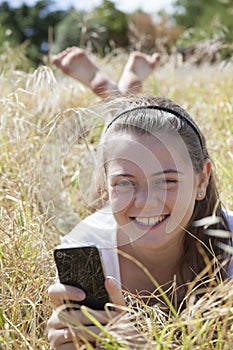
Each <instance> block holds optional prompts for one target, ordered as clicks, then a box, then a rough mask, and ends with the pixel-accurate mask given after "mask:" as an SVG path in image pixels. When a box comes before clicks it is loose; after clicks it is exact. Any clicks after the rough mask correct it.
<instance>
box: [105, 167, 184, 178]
mask: <svg viewBox="0 0 233 350" xmlns="http://www.w3.org/2000/svg"><path fill="white" fill-rule="evenodd" d="M164 174H181V175H183V174H184V173H182V172H181V171H178V170H176V169H165V170H163V171H159V172H158V173H154V174H152V176H159V175H164ZM110 176H122V177H131V178H134V177H135V176H134V175H132V174H125V173H124V174H121V173H119V174H112V175H110Z"/></svg>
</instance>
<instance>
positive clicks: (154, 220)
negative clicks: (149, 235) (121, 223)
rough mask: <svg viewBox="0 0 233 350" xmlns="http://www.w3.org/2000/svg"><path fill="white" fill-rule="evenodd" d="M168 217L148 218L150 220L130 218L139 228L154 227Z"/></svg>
mask: <svg viewBox="0 0 233 350" xmlns="http://www.w3.org/2000/svg"><path fill="white" fill-rule="evenodd" d="M167 217H168V215H160V216H156V217H150V218H140V217H135V218H132V219H133V220H134V221H136V223H137V224H139V225H141V226H147V227H148V226H155V225H158V224H160V223H161V222H162V221H164V220H165V219H166V218H167Z"/></svg>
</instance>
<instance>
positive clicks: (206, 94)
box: [0, 54, 233, 350]
mask: <svg viewBox="0 0 233 350" xmlns="http://www.w3.org/2000/svg"><path fill="white" fill-rule="evenodd" d="M15 55H16V56H17V54H15ZM13 56H14V55H12V58H13ZM3 59H4V62H3V63H4V64H3V65H2V66H3V67H4V69H3V71H2V73H1V76H0V84H1V91H0V135H1V139H0V142H1V153H0V176H1V177H0V203H1V209H0V210H1V211H0V215H1V222H0V229H1V236H0V237H1V238H0V240H1V242H0V256H1V270H0V273H1V287H0V292H1V309H0V349H2V350H3V349H4V350H5V349H6V350H9V349H15V350H18V349H23V350H24V349H49V345H48V342H47V333H46V320H47V319H48V317H49V315H50V313H51V307H50V305H49V301H48V296H47V289H48V286H49V285H50V284H51V283H52V282H53V281H54V279H55V267H54V262H53V256H52V249H53V248H54V246H55V245H56V244H57V243H59V240H60V236H61V235H62V234H64V233H66V232H67V231H68V230H69V229H70V228H71V227H72V226H74V225H75V223H76V222H77V221H78V220H79V219H80V218H82V217H83V216H85V215H86V214H87V213H88V209H87V207H86V205H85V201H84V200H83V196H82V193H80V190H79V188H78V174H79V165H78V164H79V160H80V159H81V156H83V155H84V153H85V149H86V144H85V142H84V141H83V139H79V140H77V137H75V135H74V133H73V129H72V127H73V126H75V127H76V126H77V125H78V126H80V125H81V124H82V125H81V126H82V127H85V128H86V127H87V129H88V128H90V122H89V120H88V117H89V113H90V112H89V109H81V111H80V110H79V109H78V108H81V107H82V108H87V107H90V106H93V105H97V107H96V109H97V111H98V110H99V106H98V105H99V100H98V99H97V98H96V96H95V95H93V94H92V93H91V92H90V91H89V90H87V89H85V88H84V87H82V86H80V85H79V84H78V83H77V82H75V81H73V80H72V79H71V78H67V77H64V76H63V75H62V74H61V73H60V72H58V71H52V70H51V69H50V68H49V67H46V66H44V67H40V68H38V69H37V70H36V71H35V72H31V73H30V74H29V73H25V72H23V71H18V70H16V66H15V65H14V59H12V60H9V61H7V60H6V57H2V56H1V57H0V60H3ZM16 59H17V57H16V58H15V60H16ZM124 60H125V57H124V56H123V57H119V56H118V57H114V58H111V59H108V60H107V59H106V61H101V62H99V63H100V65H102V66H103V67H104V69H105V70H106V71H107V72H109V73H110V74H111V76H112V74H113V73H112V71H113V72H114V74H115V76H116V79H117V78H118V76H119V75H120V72H121V70H122V67H123V63H124ZM232 76H233V64H228V65H225V66H224V65H214V66H209V65H204V66H201V67H199V68H197V67H192V66H189V65H188V64H186V65H182V66H180V67H175V66H174V64H173V63H172V62H167V63H166V64H164V65H161V67H159V68H158V69H157V70H156V72H155V73H154V74H153V75H151V76H150V77H149V79H148V80H147V82H146V83H145V85H144V90H143V92H146V93H150V94H155V95H160V96H167V97H169V98H171V99H173V100H174V101H176V102H178V103H180V104H181V105H182V106H184V107H185V108H187V109H188V111H189V112H190V113H191V114H192V115H193V116H194V117H195V119H196V121H197V122H198V124H199V125H200V127H201V129H202V130H203V131H204V133H205V135H206V137H207V141H208V146H209V150H210V153H211V154H212V158H213V159H214V161H215V164H216V169H215V172H216V175H217V178H218V183H219V189H220V196H221V199H222V201H223V203H224V205H225V206H226V207H228V208H231V209H233V175H232V169H233V95H232V90H233V81H232ZM92 117H93V120H96V115H93V113H92ZM77 120H78V121H79V123H78V124H77ZM64 125H66V128H65V131H64ZM67 125H68V127H67ZM98 135H99V132H96V131H95V132H91V133H90V134H89V135H88V137H87V142H88V144H89V147H93V145H95V144H96V143H97V142H98ZM232 301H233V283H232V282H228V283H227V284H226V285H224V286H220V288H219V289H217V290H216V291H215V293H213V294H211V295H209V296H207V297H206V299H205V300H202V302H199V303H198V304H194V305H192V307H191V306H190V308H189V309H188V310H187V311H186V314H183V315H181V316H180V317H175V316H172V317H171V318H170V319H166V317H165V316H164V315H162V314H160V313H159V311H158V312H157V313H156V312H154V313H151V316H150V317H149V318H148V312H149V311H148V310H147V311H148V312H145V311H142V310H141V311H140V310H139V311H138V312H137V313H136V315H135V317H136V319H137V317H138V322H142V321H141V320H142V319H143V320H144V321H143V322H142V326H141V328H142V333H143V334H145V335H146V338H147V339H148V343H147V344H144V345H142V349H147V348H148V349H182V350H184V349H187V350H189V349H195V350H196V349H228V350H230V349H232V342H231V341H232V340H233V328H232V324H233V322H232V321H233V310H232ZM144 314H147V316H145V315H144ZM143 317H144V318H143ZM139 319H140V320H139ZM124 322H125V320H124V319H123V320H122V323H121V325H120V326H119V327H118V332H117V330H116V327H117V326H109V327H110V328H109V329H111V330H112V331H113V334H115V333H116V334H118V336H119V337H120V334H121V333H122V334H123V339H124V343H125V344H126V345H125V347H126V348H127V346H128V348H132V349H137V348H139V347H136V346H135V345H134V346H133V345H132V347H131V345H130V340H131V339H132V338H135V336H134V335H133V334H131V333H130V329H129V327H127V326H124ZM126 324H128V323H127V320H126ZM114 327H115V328H114ZM114 332H115V333H114ZM127 332H128V334H126V333H127ZM213 334H215V337H213ZM213 338H214V339H215V340H211V339H213ZM152 339H153V341H152ZM155 340H156V341H155ZM139 343H140V339H139ZM138 346H139V345H138ZM122 347H123V345H121V346H120V345H119V346H118V345H113V346H112V347H109V348H111V349H120V348H122Z"/></svg>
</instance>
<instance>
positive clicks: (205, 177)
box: [196, 159, 212, 201]
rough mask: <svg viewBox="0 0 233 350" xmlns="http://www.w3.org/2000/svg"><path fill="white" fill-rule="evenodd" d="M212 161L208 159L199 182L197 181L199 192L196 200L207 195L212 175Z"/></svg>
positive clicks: (200, 174) (199, 175)
mask: <svg viewBox="0 0 233 350" xmlns="http://www.w3.org/2000/svg"><path fill="white" fill-rule="evenodd" d="M211 168H212V163H211V161H210V160H209V159H206V160H205V162H204V166H203V169H202V172H200V173H199V174H198V183H197V193H196V200H198V201H201V200H203V199H204V198H205V196H206V189H207V186H208V184H209V179H210V175H211Z"/></svg>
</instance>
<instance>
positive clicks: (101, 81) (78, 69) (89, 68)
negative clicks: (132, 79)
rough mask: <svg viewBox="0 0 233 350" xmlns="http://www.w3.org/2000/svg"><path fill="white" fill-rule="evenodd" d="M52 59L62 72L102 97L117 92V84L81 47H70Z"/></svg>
mask: <svg viewBox="0 0 233 350" xmlns="http://www.w3.org/2000/svg"><path fill="white" fill-rule="evenodd" d="M52 61H53V63H54V64H55V65H56V66H57V67H58V68H60V69H61V70H62V71H63V73H65V74H67V75H69V76H70V77H72V78H74V79H77V80H79V81H80V82H81V83H83V84H84V85H86V86H87V87H89V88H90V89H91V90H92V91H93V92H94V93H95V94H97V95H98V96H100V97H102V98H106V97H109V96H111V95H116V94H118V93H119V91H118V87H117V85H116V84H115V83H114V82H113V81H112V80H111V79H109V78H108V77H107V75H105V74H104V73H103V72H102V71H101V70H99V68H98V67H97V66H96V65H95V64H94V63H93V62H92V61H91V60H90V59H89V57H88V56H87V55H86V53H85V50H83V49H80V48H78V47H70V48H68V49H66V50H64V51H63V52H61V53H60V54H58V55H55V56H53V59H52Z"/></svg>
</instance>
